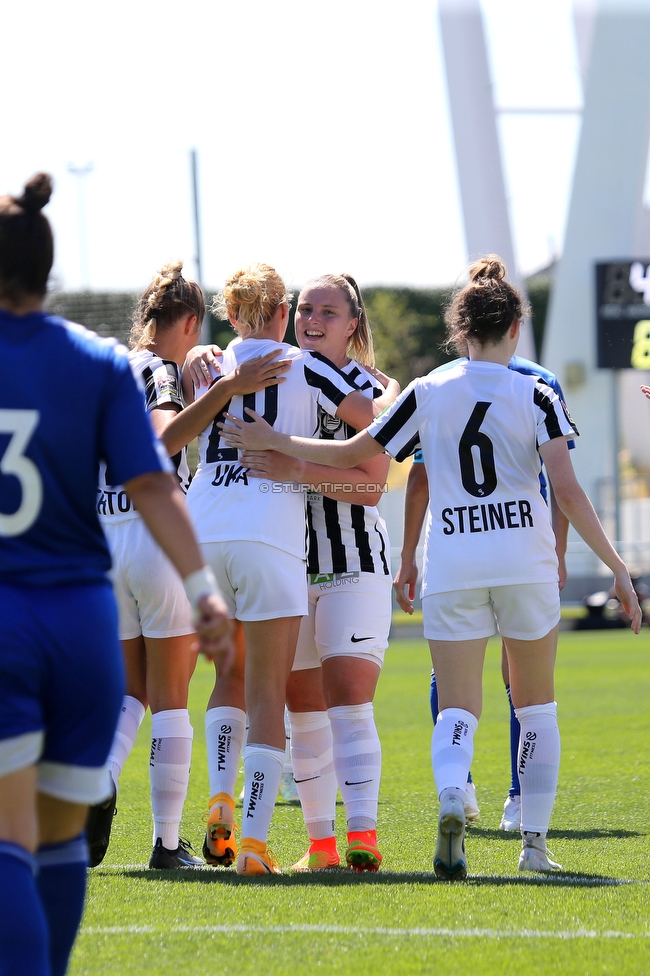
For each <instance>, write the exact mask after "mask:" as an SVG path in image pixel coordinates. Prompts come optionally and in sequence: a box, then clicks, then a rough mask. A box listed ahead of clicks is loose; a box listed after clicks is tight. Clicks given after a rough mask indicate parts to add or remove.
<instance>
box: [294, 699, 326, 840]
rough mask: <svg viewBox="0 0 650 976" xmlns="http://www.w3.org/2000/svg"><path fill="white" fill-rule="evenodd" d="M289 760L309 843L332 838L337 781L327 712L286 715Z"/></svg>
mask: <svg viewBox="0 0 650 976" xmlns="http://www.w3.org/2000/svg"><path fill="white" fill-rule="evenodd" d="M289 717H290V719H291V760H292V762H293V775H294V779H295V781H296V786H297V787H298V796H299V797H300V805H301V807H302V815H303V817H304V818H305V826H306V827H307V833H308V835H309V837H310V839H311V840H323V839H324V838H325V837H333V836H334V833H335V830H334V821H335V819H336V793H337V789H338V786H337V782H336V773H335V772H334V759H333V754H332V726H331V725H330V720H329V718H328V717H327V712H289Z"/></svg>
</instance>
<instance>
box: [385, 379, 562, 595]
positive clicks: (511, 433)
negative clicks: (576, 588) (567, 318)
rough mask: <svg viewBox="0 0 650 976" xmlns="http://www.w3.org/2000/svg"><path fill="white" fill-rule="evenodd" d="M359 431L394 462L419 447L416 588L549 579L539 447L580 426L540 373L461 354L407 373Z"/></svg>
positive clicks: (553, 571) (551, 558)
mask: <svg viewBox="0 0 650 976" xmlns="http://www.w3.org/2000/svg"><path fill="white" fill-rule="evenodd" d="M367 430H368V433H369V434H370V435H371V436H372V437H374V438H375V439H376V440H377V441H378V442H379V443H380V444H381V445H382V446H383V447H385V448H386V450H387V451H388V453H389V454H391V455H392V456H393V457H394V458H396V459H397V460H398V461H401V460H404V458H405V457H408V455H409V454H412V453H413V452H414V451H415V450H416V449H417V448H418V447H421V448H422V453H423V456H424V463H425V465H426V469H427V475H428V478H429V495H430V497H429V517H428V520H427V533H426V540H425V558H424V569H423V574H422V595H423V596H427V595H429V594H431V593H443V592H447V591H450V590H462V589H470V588H473V587H478V586H503V585H510V584H513V583H536V582H552V581H553V580H557V578H558V577H557V557H556V555H555V537H554V535H553V530H552V528H551V524H550V519H549V515H548V509H547V507H546V505H545V503H544V500H543V498H542V496H541V494H540V490H539V455H538V453H537V449H538V446H539V445H540V444H543V443H544V442H546V441H548V440H551V439H553V438H556V437H564V438H569V437H573V436H575V435H576V434H577V433H578V431H577V429H576V427H575V424H574V423H573V421H572V420H571V418H570V417H569V415H568V413H567V411H566V407H565V406H564V404H563V402H562V401H561V400H560V398H559V397H558V396H557V394H556V393H555V392H554V391H553V390H552V389H551V388H550V387H548V386H547V385H546V384H545V383H544V381H543V380H541V379H540V378H539V377H536V376H525V375H522V374H521V373H517V372H515V371H514V370H511V369H508V368H507V367H506V366H500V365H499V364H497V363H486V362H477V361H463V362H460V363H458V364H457V365H456V366H454V367H452V368H451V369H448V370H446V371H442V372H435V371H434V372H433V373H429V375H428V376H424V377H421V378H419V379H417V380H414V381H413V383H411V384H410V385H409V386H408V387H407V388H406V389H405V390H404V392H403V393H402V394H401V395H400V396H399V397H398V398H397V400H396V401H395V403H394V404H393V405H392V406H391V407H389V408H388V410H386V411H385V412H384V413H383V414H382V415H381V417H380V418H378V419H377V420H375V421H373V423H372V424H371V425H370V426H369V427H368V428H367Z"/></svg>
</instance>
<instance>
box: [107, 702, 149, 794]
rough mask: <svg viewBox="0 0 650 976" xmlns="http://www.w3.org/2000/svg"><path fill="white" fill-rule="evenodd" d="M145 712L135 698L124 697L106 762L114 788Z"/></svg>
mask: <svg viewBox="0 0 650 976" xmlns="http://www.w3.org/2000/svg"><path fill="white" fill-rule="evenodd" d="M145 711H146V709H145V707H144V705H143V704H142V702H140V701H138V699H137V698H132V697H131V695H125V696H124V701H123V702H122V711H121V712H120V717H119V719H118V720H117V729H116V730H115V736H114V737H113V744H112V746H111V751H110V753H109V756H108V760H107V765H108V771H109V773H110V774H111V778H112V780H113V782H114V783H115V785H116V786H117V782H118V780H119V778H120V776H121V775H122V769H123V768H124V763H125V762H126V760H127V759H128V758H129V753H130V752H131V749H132V748H133V745H134V743H135V740H136V738H137V735H138V729H139V728H140V726H141V725H142V719H143V718H144V713H145Z"/></svg>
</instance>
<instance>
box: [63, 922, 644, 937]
mask: <svg viewBox="0 0 650 976" xmlns="http://www.w3.org/2000/svg"><path fill="white" fill-rule="evenodd" d="M237 932H239V933H248V932H250V933H257V932H260V933H262V934H271V933H274V934H285V935H292V934H293V933H296V932H298V933H300V932H306V933H310V934H317V933H322V934H323V935H354V936H359V935H361V936H388V937H390V938H395V937H404V936H406V937H412V936H420V937H424V938H430V937H431V936H436V937H441V936H446V937H450V938H455V939H646V938H650V932H616V931H611V930H606V931H604V932H596V931H594V930H593V929H575V930H574V931H567V932H546V931H543V930H539V929H519V930H516V929H445V928H405V929H396V928H381V927H380V928H364V927H353V926H346V925H170V926H167V927H164V928H163V927H155V926H153V925H110V926H92V925H91V926H88V927H84V928H82V929H81V933H80V934H81V935H169V934H170V933H178V934H194V933H207V934H210V933H214V934H216V933H219V934H224V935H232V934H235V933H237Z"/></svg>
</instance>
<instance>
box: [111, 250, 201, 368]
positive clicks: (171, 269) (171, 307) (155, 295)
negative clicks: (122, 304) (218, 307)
mask: <svg viewBox="0 0 650 976" xmlns="http://www.w3.org/2000/svg"><path fill="white" fill-rule="evenodd" d="M182 270H183V262H182V261H170V262H169V264H166V265H164V267H162V268H161V269H160V271H158V272H156V274H155V275H154V276H153V278H152V280H151V284H150V285H149V287H148V288H147V290H146V291H145V292H144V294H143V295H142V296H141V298H140V300H139V301H138V304H137V305H136V308H135V311H134V313H133V325H132V327H131V334H130V336H129V345H130V346H131V348H132V349H146V348H148V347H149V346H154V345H155V344H156V334H157V332H159V331H160V330H163V331H164V330H166V329H169V328H171V327H172V326H173V325H174V323H175V322H176V320H177V319H178V318H179V317H180V316H181V315H183V314H187V313H190V314H192V315H196V317H197V319H198V321H199V323H201V322H202V321H203V319H204V317H205V298H204V297H203V292H202V291H201V288H200V286H199V285H197V283H196V282H195V281H187V280H186V279H185V278H184V277H183V275H182V273H181V272H182Z"/></svg>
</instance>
